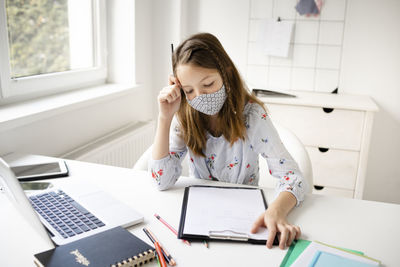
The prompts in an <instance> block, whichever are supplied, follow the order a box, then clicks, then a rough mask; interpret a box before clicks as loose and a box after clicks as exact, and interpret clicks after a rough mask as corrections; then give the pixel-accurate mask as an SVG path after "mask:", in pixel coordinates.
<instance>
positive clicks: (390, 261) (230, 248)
mask: <svg viewBox="0 0 400 267" xmlns="http://www.w3.org/2000/svg"><path fill="white" fill-rule="evenodd" d="M67 163H68V166H69V168H70V178H66V179H82V180H86V181H90V182H91V183H95V184H96V185H97V186H99V187H101V188H103V189H104V191H107V192H108V193H110V194H111V195H113V196H114V197H116V198H118V199H120V200H121V201H124V202H125V203H127V204H129V205H131V206H132V207H133V208H135V209H136V210H138V211H139V212H141V213H143V214H144V217H145V219H144V223H142V224H139V225H136V226H134V227H131V228H129V230H130V231H131V232H132V233H134V234H136V235H137V236H139V237H140V238H142V239H143V240H145V241H146V242H149V241H148V238H147V236H146V235H145V234H144V232H143V231H142V228H143V227H145V226H146V227H149V228H150V229H151V230H152V231H153V232H154V234H155V235H156V236H157V237H158V238H159V239H160V241H161V243H162V244H163V245H165V247H166V248H167V250H168V251H169V252H170V253H171V254H172V256H173V257H174V258H175V260H176V261H177V263H178V266H185V267H186V266H191V267H195V266H231V267H232V266H241V267H242V266H252V267H253V266H279V264H280V262H281V261H282V259H283V257H284V256H285V253H286V250H284V251H282V250H280V249H279V248H278V247H275V248H273V249H271V250H268V249H267V248H266V247H264V246H262V245H251V244H246V243H222V242H221V243H219V242H210V248H209V249H207V248H206V247H205V246H204V245H203V244H202V243H192V246H187V245H185V244H184V243H182V242H181V241H180V240H178V239H176V237H175V236H174V235H173V234H172V232H171V231H170V230H168V229H167V228H166V227H165V226H164V225H163V224H162V223H161V222H159V221H158V220H157V219H155V218H154V216H153V214H154V213H158V214H159V215H160V216H161V217H163V218H164V219H165V220H166V221H167V222H169V223H170V224H171V225H173V226H175V227H176V228H178V225H179V218H180V210H181V203H182V196H183V189H184V187H185V186H188V185H190V184H199V183H201V184H206V183H210V182H207V181H204V180H198V179H194V178H188V177H181V179H180V180H179V181H178V182H177V184H176V185H175V186H174V187H173V188H172V189H170V190H167V191H163V192H159V191H158V190H157V189H156V187H155V184H154V181H152V178H150V176H149V174H148V173H146V172H137V171H133V170H130V169H123V168H116V167H109V166H104V165H96V164H90V163H83V162H78V161H67ZM66 179H55V180H54V182H56V183H58V182H62V181H63V180H64V181H65V180H66ZM212 183H213V184H216V183H215V182H212ZM220 184H223V183H220ZM265 193H266V196H267V199H270V197H271V196H272V192H271V191H270V190H268V189H266V190H265ZM1 195H2V194H0V210H2V211H5V212H6V214H4V213H3V214H2V216H1V219H0V229H1V237H0V255H1V257H0V265H1V266H34V264H33V254H34V253H37V252H39V251H42V250H44V249H46V245H45V244H43V242H41V240H40V239H39V238H38V236H37V235H36V234H35V233H34V232H32V230H31V229H29V225H28V224H27V222H24V221H23V220H22V219H21V217H20V215H19V214H18V213H17V212H16V211H15V210H13V209H12V206H10V205H9V203H7V200H8V199H7V198H5V196H4V194H3V196H1ZM5 215H6V216H5ZM289 220H290V221H291V222H293V223H295V224H298V225H300V227H301V229H302V233H303V235H302V238H304V239H308V240H319V241H322V242H326V243H328V244H332V245H337V246H342V247H347V248H351V249H355V250H359V251H363V252H364V253H365V254H366V255H368V256H370V257H373V258H377V259H379V260H381V261H382V263H383V265H384V266H399V262H400V253H398V247H399V246H398V245H397V244H398V239H399V238H400V205H395V204H386V203H380V202H371V201H364V200H355V199H346V198H337V197H328V196H320V195H309V196H307V197H306V200H305V201H304V202H303V203H302V204H301V206H300V207H298V208H295V209H294V210H293V212H292V213H291V214H290V217H289ZM4 227H8V229H9V230H8V231H4V229H7V228H4ZM10 229H11V230H10ZM21 229H22V230H21ZM11 263H12V264H11ZM146 266H147V265H146ZM148 266H157V264H156V263H151V264H149V265H148Z"/></svg>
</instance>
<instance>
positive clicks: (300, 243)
mask: <svg viewBox="0 0 400 267" xmlns="http://www.w3.org/2000/svg"><path fill="white" fill-rule="evenodd" d="M310 244H311V241H309V240H304V239H299V240H297V241H296V242H293V243H292V245H291V246H290V247H289V249H288V252H287V253H286V255H285V258H283V260H282V262H281V265H280V267H289V266H290V265H292V263H293V262H294V261H295V260H296V259H297V257H299V256H300V254H301V253H303V251H304V250H305V249H306V248H307V247H308V245H310ZM335 248H338V247H335ZM338 249H342V250H346V251H348V252H353V253H356V254H359V255H364V253H362V252H361V251H356V250H351V249H346V248H338Z"/></svg>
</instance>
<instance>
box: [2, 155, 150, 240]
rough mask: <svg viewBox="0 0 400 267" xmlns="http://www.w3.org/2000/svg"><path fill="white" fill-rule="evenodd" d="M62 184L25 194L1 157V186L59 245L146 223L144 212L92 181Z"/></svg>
mask: <svg viewBox="0 0 400 267" xmlns="http://www.w3.org/2000/svg"><path fill="white" fill-rule="evenodd" d="M61 184H62V186H55V187H52V188H49V189H46V190H40V191H39V192H34V193H29V194H25V192H24V190H23V189H22V187H21V184H20V183H19V181H18V179H17V178H16V177H15V175H14V173H13V172H12V171H11V169H10V166H9V165H8V164H7V163H6V162H5V161H4V160H3V159H2V158H0V187H1V188H3V190H5V193H6V195H7V196H8V198H9V199H10V200H11V202H12V203H13V204H14V205H15V207H16V209H18V210H19V211H20V212H21V214H22V215H23V216H24V217H25V219H26V220H27V221H28V222H29V223H30V224H31V225H32V226H33V227H34V229H35V230H36V231H37V232H38V233H39V234H40V235H41V236H42V237H43V238H45V239H49V238H50V239H51V240H52V241H53V242H54V243H55V244H57V245H62V244H66V243H70V242H73V241H76V240H78V239H81V238H84V237H87V236H90V235H94V234H96V233H99V232H103V231H105V230H108V229H110V228H113V227H116V226H122V227H125V228H126V227H129V226H132V225H135V224H138V223H140V222H143V215H142V214H140V213H138V212H137V211H135V210H134V209H132V208H131V207H129V206H128V205H126V204H124V203H122V202H120V201H118V200H116V199H115V198H113V197H112V196H110V195H108V194H107V193H105V192H104V191H101V190H99V189H97V188H96V187H95V186H93V185H91V184H90V185H87V184H84V186H82V184H81V183H78V182H77V181H74V180H73V179H68V180H66V181H65V182H62V183H61ZM50 239H49V240H50Z"/></svg>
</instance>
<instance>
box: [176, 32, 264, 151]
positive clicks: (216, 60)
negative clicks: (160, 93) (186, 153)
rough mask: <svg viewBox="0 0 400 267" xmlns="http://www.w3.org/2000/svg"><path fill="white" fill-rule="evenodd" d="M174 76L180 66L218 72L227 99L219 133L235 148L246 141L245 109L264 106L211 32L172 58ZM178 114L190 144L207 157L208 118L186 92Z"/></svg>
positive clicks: (200, 35) (192, 40)
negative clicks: (254, 103)
mask: <svg viewBox="0 0 400 267" xmlns="http://www.w3.org/2000/svg"><path fill="white" fill-rule="evenodd" d="M172 64H173V69H174V73H176V69H177V67H178V66H179V65H180V64H192V65H195V66H199V67H203V68H207V69H216V70H218V72H219V74H220V75H221V77H222V81H223V84H224V85H225V89H226V93H227V99H226V101H225V103H224V105H223V107H222V108H221V110H220V111H219V113H218V116H217V129H216V131H217V132H218V133H220V134H222V135H223V136H224V137H225V138H226V140H228V141H229V142H230V144H231V145H232V144H233V143H234V142H235V141H237V140H238V139H239V138H241V139H243V140H244V139H245V135H246V127H245V123H244V116H243V110H244V106H245V104H246V103H247V102H248V101H250V100H251V101H253V102H256V103H258V104H259V105H261V106H262V107H264V105H263V103H262V102H261V101H260V100H258V98H257V97H256V96H254V95H252V94H250V93H249V91H248V90H247V87H246V85H245V84H244V82H243V80H242V78H241V77H240V74H239V72H238V71H237V69H236V67H235V65H234V64H233V62H232V60H231V59H230V58H229V56H228V54H227V53H226V52H225V49H224V48H223V47H222V45H221V43H220V42H219V41H218V39H217V38H216V37H215V36H214V35H212V34H210V33H198V34H195V35H192V36H191V37H189V38H188V39H186V40H185V41H183V42H182V43H181V44H180V45H179V46H178V47H177V49H176V50H175V51H174V53H173V55H172ZM181 99H182V100H181V104H180V107H179V110H178V112H177V114H178V119H179V123H180V125H181V128H182V134H183V136H182V137H183V139H184V141H185V143H186V145H187V146H188V147H189V148H190V149H191V150H192V151H193V152H194V154H196V155H199V156H203V157H204V156H205V155H204V153H203V148H204V147H205V145H206V141H207V140H206V129H207V125H208V116H207V115H205V114H203V113H201V112H199V111H197V110H195V109H194V108H192V107H191V106H190V105H189V104H188V102H187V101H186V97H185V95H184V93H183V92H182V98H181Z"/></svg>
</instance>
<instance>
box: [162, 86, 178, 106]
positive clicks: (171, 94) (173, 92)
mask: <svg viewBox="0 0 400 267" xmlns="http://www.w3.org/2000/svg"><path fill="white" fill-rule="evenodd" d="M179 97H180V89H179V88H178V87H177V86H176V85H170V86H167V87H164V88H163V89H161V91H160V93H159V94H158V100H159V101H160V102H164V101H168V102H169V103H171V102H173V101H175V100H176V99H178V98H179Z"/></svg>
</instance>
